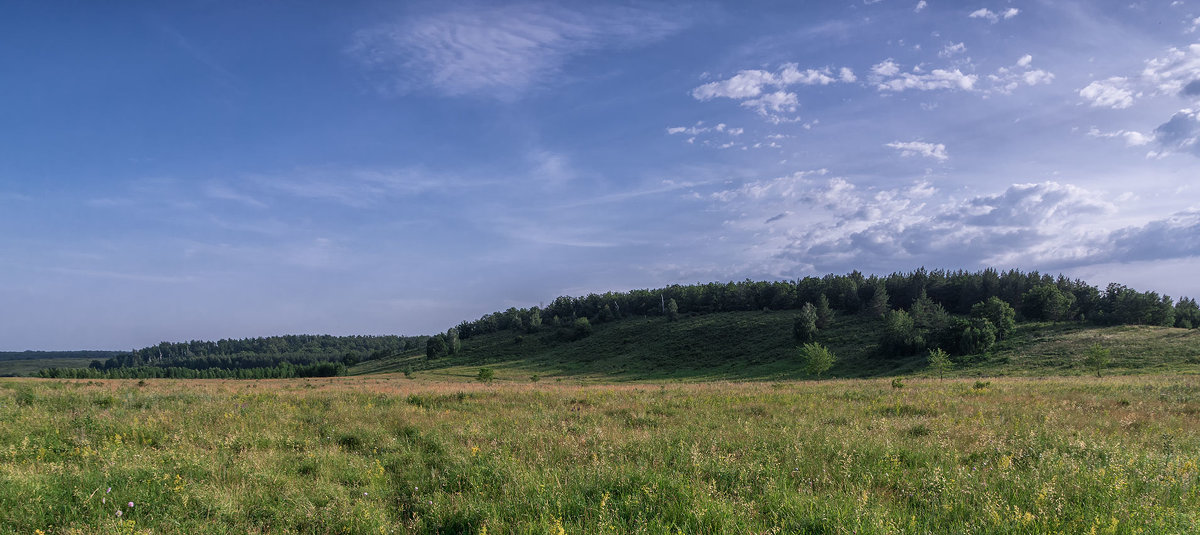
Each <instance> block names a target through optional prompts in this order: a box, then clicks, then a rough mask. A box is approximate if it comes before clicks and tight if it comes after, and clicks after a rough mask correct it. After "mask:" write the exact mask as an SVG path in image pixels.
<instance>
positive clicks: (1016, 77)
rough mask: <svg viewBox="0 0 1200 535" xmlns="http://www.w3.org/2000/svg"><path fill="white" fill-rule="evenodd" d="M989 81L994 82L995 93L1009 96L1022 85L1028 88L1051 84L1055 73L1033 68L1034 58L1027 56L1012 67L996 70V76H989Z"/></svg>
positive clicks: (1022, 57)
mask: <svg viewBox="0 0 1200 535" xmlns="http://www.w3.org/2000/svg"><path fill="white" fill-rule="evenodd" d="M988 80H990V81H991V82H992V87H993V89H994V90H995V91H997V92H999V93H1003V94H1006V95H1007V94H1010V93H1012V92H1013V91H1014V90H1016V89H1017V88H1018V87H1020V86H1021V84H1025V85H1028V86H1034V85H1039V84H1049V83H1051V82H1053V81H1054V73H1052V72H1049V71H1045V70H1042V69H1035V68H1033V56H1032V55H1030V54H1025V55H1024V56H1021V57H1020V58H1019V59H1017V62H1016V63H1015V64H1013V65H1012V66H1009V67H1000V68H999V69H996V74H989V75H988Z"/></svg>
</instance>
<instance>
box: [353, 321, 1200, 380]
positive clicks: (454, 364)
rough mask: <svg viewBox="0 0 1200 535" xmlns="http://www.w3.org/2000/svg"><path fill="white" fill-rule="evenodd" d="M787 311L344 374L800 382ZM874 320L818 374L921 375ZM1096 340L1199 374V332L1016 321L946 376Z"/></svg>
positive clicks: (1073, 357)
mask: <svg viewBox="0 0 1200 535" xmlns="http://www.w3.org/2000/svg"><path fill="white" fill-rule="evenodd" d="M794 317H795V314H794V313H791V312H769V313H764V312H729V313H719V314H707V315H699V316H692V317H683V318H680V319H679V320H678V321H675V322H668V321H666V320H665V319H664V318H631V319H626V320H622V321H619V322H613V323H607V324H601V325H597V326H596V329H595V333H594V334H592V335H591V336H589V337H587V338H584V339H582V340H577V341H566V340H564V339H563V338H562V337H560V336H559V335H558V333H557V331H556V330H553V329H545V330H543V331H542V332H538V333H532V334H530V333H521V334H517V333H514V332H511V331H506V332H500V333H493V334H487V335H482V336H476V337H472V338H470V339H468V340H464V341H463V351H462V352H461V353H460V354H457V355H453V356H450V357H444V358H441V359H437V360H434V361H427V360H426V359H425V357H424V355H417V354H412V355H406V356H404V357H398V358H390V359H383V360H379V361H371V362H368V363H364V364H361V365H359V366H356V367H354V368H352V369H351V371H352V373H369V372H371V373H374V372H389V371H390V372H395V371H401V370H403V369H406V368H407V369H412V370H427V371H426V372H425V373H428V374H432V375H433V376H435V377H439V378H443V379H449V380H454V379H459V378H469V377H473V376H474V375H475V374H476V373H477V372H478V368H479V367H481V366H487V367H489V368H493V369H495V370H496V373H497V376H498V378H500V379H511V380H525V379H526V378H528V377H529V376H531V375H533V374H538V375H540V376H542V377H545V378H553V379H562V380H569V381H584V382H612V381H618V382H624V381H666V380H682V381H712V380H789V379H799V378H806V377H807V375H806V374H805V373H804V371H803V364H802V362H801V361H800V359H799V358H798V353H797V350H796V346H795V343H794V342H793V340H792V335H791V333H792V321H793V319H794ZM879 327H880V321H879V320H877V319H871V318H867V317H865V316H840V317H838V318H837V319H836V320H835V321H834V323H833V325H831V326H830V327H829V328H828V329H825V330H822V331H821V332H820V333H819V334H818V336H817V341H818V342H820V343H822V344H824V345H826V346H828V347H829V348H830V349H832V350H833V352H834V353H835V354H836V355H837V356H838V358H839V360H838V363H837V364H836V365H835V366H834V367H833V369H831V370H830V371H829V372H828V376H832V377H842V378H854V377H859V378H866V377H889V376H897V375H906V374H913V373H922V374H923V373H926V372H925V371H924V370H925V366H926V359H925V357H924V356H923V355H918V356H914V357H907V358H881V357H878V356H875V341H876V340H877V337H878V330H879ZM1097 340H1099V341H1100V342H1101V343H1102V344H1104V345H1105V346H1107V347H1110V348H1111V349H1112V350H1113V359H1112V365H1111V367H1110V368H1109V369H1108V370H1106V373H1116V374H1130V373H1163V372H1173V373H1197V372H1200V330H1185V329H1173V328H1165V327H1144V326H1120V327H1095V326H1091V325H1084V324H1076V323H1062V324H1050V323H1026V324H1021V325H1019V327H1018V329H1017V331H1016V332H1015V333H1013V334H1012V335H1011V336H1010V337H1009V338H1008V339H1007V340H1004V341H1003V342H1001V343H1000V344H998V345H997V347H996V348H995V349H994V350H993V351H992V352H990V353H989V354H985V355H971V356H964V357H955V360H956V363H955V367H954V369H953V370H951V371H950V372H948V373H949V374H950V375H951V376H994V375H1078V374H1085V373H1087V372H1088V371H1087V370H1086V369H1085V368H1084V367H1083V366H1082V364H1081V361H1082V354H1083V350H1084V349H1086V348H1087V347H1088V346H1090V345H1091V344H1092V343H1094V342H1096V341H1097Z"/></svg>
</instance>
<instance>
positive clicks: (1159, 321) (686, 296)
mask: <svg viewBox="0 0 1200 535" xmlns="http://www.w3.org/2000/svg"><path fill="white" fill-rule="evenodd" d="M922 297H927V298H928V300H929V303H928V304H930V305H935V306H937V307H938V308H939V309H941V311H943V312H946V313H949V314H958V315H967V314H970V313H971V310H972V308H973V307H975V306H976V305H977V304H979V303H981V302H985V301H988V300H989V299H991V298H996V299H998V300H1000V301H1003V302H1004V303H1006V304H1007V305H1008V306H1009V307H1011V308H1012V309H1013V311H1014V313H1015V320H1016V321H1087V322H1090V323H1094V324H1098V325H1157V326H1164V327H1184V328H1193V327H1200V307H1197V304H1196V301H1195V300H1194V299H1190V298H1183V299H1180V300H1179V301H1178V302H1174V301H1173V300H1172V299H1171V297H1169V296H1166V295H1159V294H1158V293H1156V292H1153V291H1145V292H1143V291H1137V290H1134V289H1131V288H1129V287H1126V286H1124V285H1121V284H1117V283H1113V284H1109V285H1108V286H1107V287H1105V288H1104V289H1103V290H1101V289H1100V288H1098V287H1095V286H1092V285H1089V284H1087V283H1086V282H1084V281H1082V280H1078V279H1074V280H1072V279H1068V278H1066V277H1064V276H1062V275H1058V276H1057V277H1055V276H1051V275H1048V274H1041V273H1038V272H1036V271H1032V272H1021V271H1018V270H1010V271H1005V272H1000V271H997V270H995V269H986V270H983V271H977V272H967V271H944V270H934V271H927V270H925V269H918V270H916V271H913V272H910V273H893V274H891V275H887V276H884V277H879V276H864V275H863V274H862V273H859V272H857V271H855V272H852V273H850V274H847V275H832V274H830V275H825V276H823V277H805V278H802V279H799V280H788V281H752V280H745V281H742V282H727V283H708V284H695V285H688V286H682V285H673V286H668V287H665V288H658V289H647V290H633V291H629V292H608V293H604V294H589V295H587V296H582V297H566V296H563V297H559V298H557V299H555V300H554V301H553V302H552V303H550V305H548V306H546V307H544V308H539V307H532V308H523V309H519V308H509V309H508V310H505V311H502V312H495V313H492V314H487V315H484V316H483V317H481V318H479V319H477V320H474V321H464V322H462V323H460V324H458V325H457V326H456V327H454V328H452V329H450V330H449V331H448V332H447V333H445V334H443V335H438V336H441V337H443V338H444V340H443V342H446V343H447V344H449V342H450V341H449V340H448V338H452V337H460V338H462V339H467V338H470V337H471V336H474V335H478V334H486V333H491V332H498V331H504V330H516V331H520V330H529V329H535V330H536V329H541V328H543V327H551V328H553V327H570V326H571V325H572V324H573V322H575V321H576V320H578V319H587V320H588V322H589V323H597V322H598V323H605V322H609V321H615V320H619V319H622V318H626V317H639V316H664V315H669V314H706V313H712V312H738V311H751V310H773V311H778V310H799V309H801V308H803V307H804V305H805V304H806V303H807V304H812V305H813V306H815V307H817V308H818V309H823V308H826V307H828V308H829V309H831V310H832V311H835V312H838V313H842V314H856V313H859V312H863V311H870V312H874V313H876V314H878V315H880V316H882V315H883V314H884V313H885V312H888V311H894V310H900V311H911V309H912V307H913V305H914V304H916V303H917V302H918V301H920V300H921V298H922ZM996 327H999V326H996ZM433 342H434V343H435V345H436V344H437V343H438V340H436V339H435V340H433Z"/></svg>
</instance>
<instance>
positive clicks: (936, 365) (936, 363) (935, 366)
mask: <svg viewBox="0 0 1200 535" xmlns="http://www.w3.org/2000/svg"><path fill="white" fill-rule="evenodd" d="M927 359H928V361H929V369H930V370H933V371H935V372H937V374H938V379H942V378H943V376H944V375H945V374H946V372H947V371H948V370H950V369H951V368H953V367H954V363H953V362H950V355H949V354H947V353H946V352H945V351H943V350H942V348H940V347H939V348H934V349H930V350H929V356H928V357H927Z"/></svg>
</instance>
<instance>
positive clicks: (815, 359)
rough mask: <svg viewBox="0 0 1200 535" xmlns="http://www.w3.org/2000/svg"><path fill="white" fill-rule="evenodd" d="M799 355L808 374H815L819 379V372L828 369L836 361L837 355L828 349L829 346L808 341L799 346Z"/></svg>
mask: <svg viewBox="0 0 1200 535" xmlns="http://www.w3.org/2000/svg"><path fill="white" fill-rule="evenodd" d="M799 349H800V357H801V358H802V359H803V360H804V369H805V370H806V371H808V373H809V374H812V375H816V376H817V380H820V379H821V374H822V373H825V372H826V371H829V368H832V367H833V364H834V363H835V362H837V356H836V355H834V354H833V351H830V350H829V348H827V347H825V346H823V345H821V344H818V343H816V342H810V343H807V344H804V345H803V346H801V347H800V348H799Z"/></svg>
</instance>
